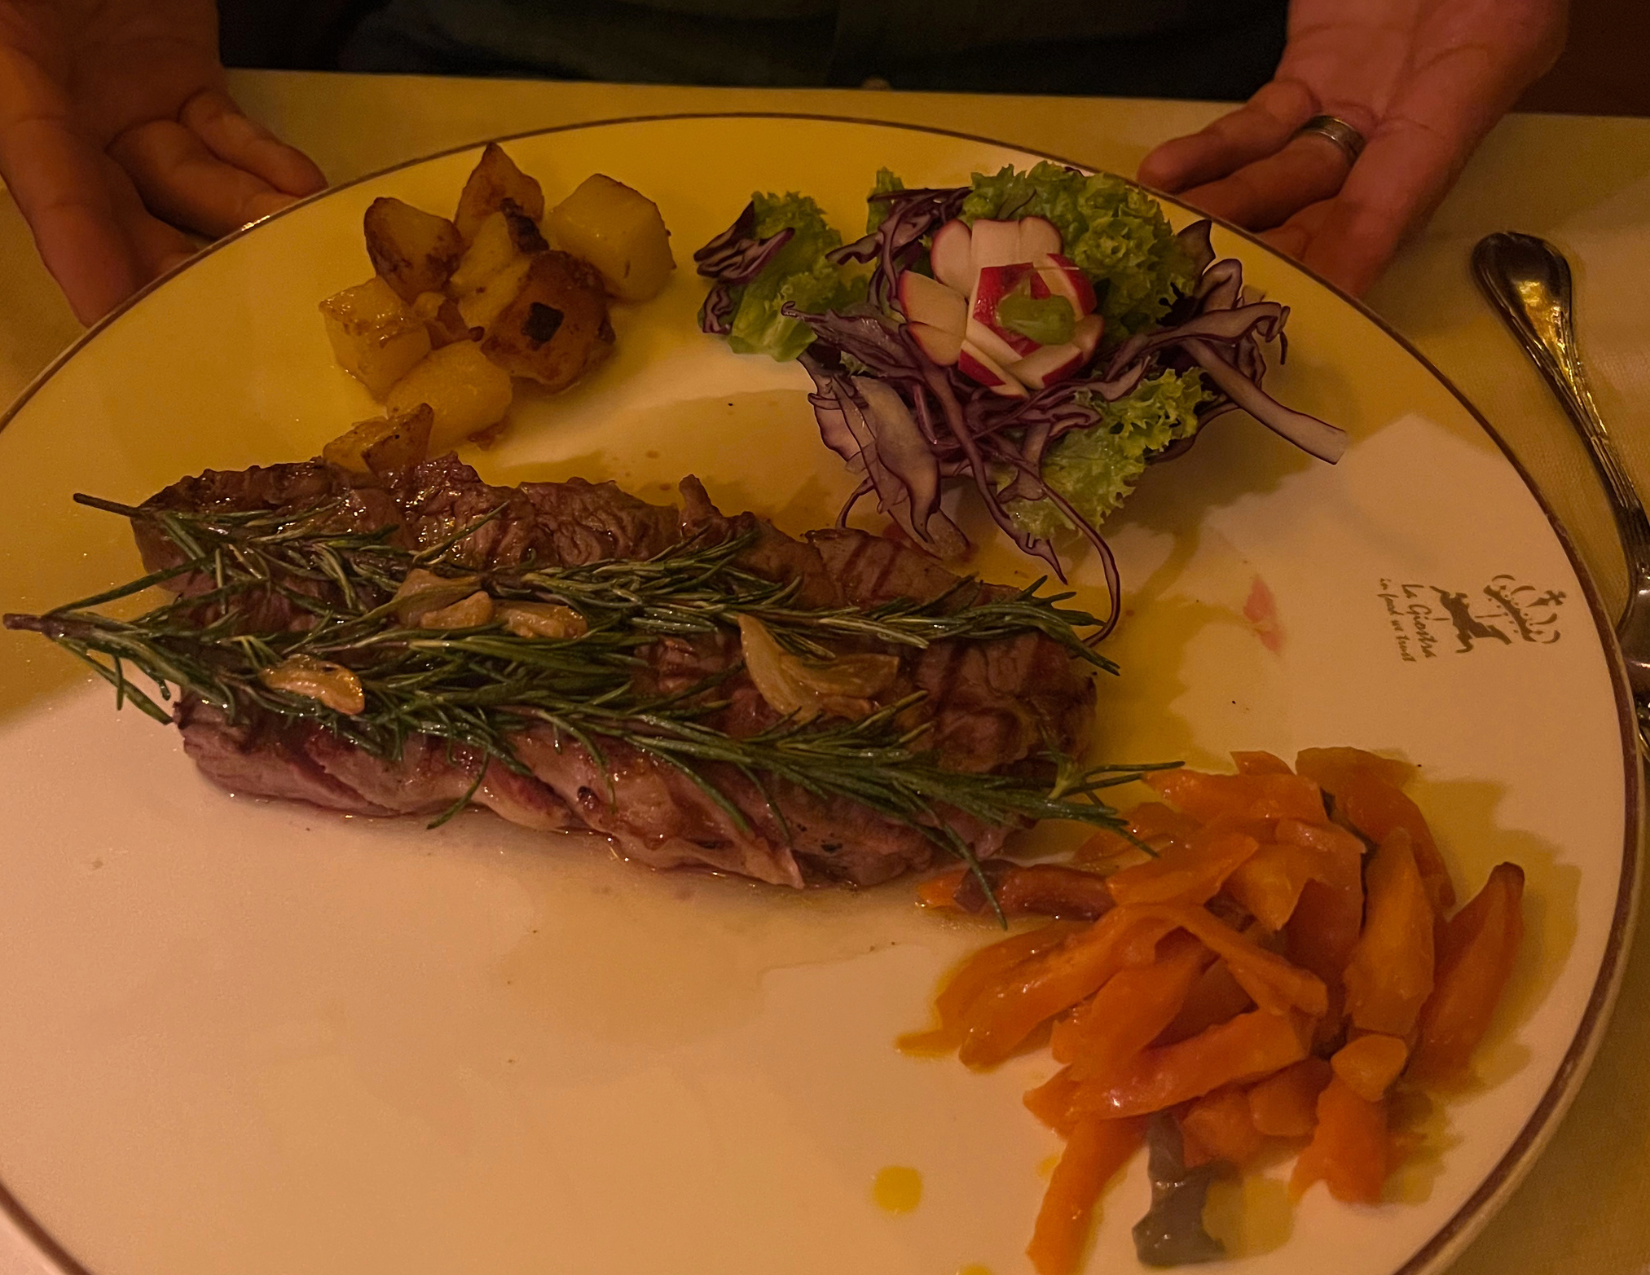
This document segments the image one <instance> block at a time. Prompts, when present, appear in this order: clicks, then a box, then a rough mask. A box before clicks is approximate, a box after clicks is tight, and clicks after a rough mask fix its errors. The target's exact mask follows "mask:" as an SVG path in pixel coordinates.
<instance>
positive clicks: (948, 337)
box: [906, 323, 963, 367]
mask: <svg viewBox="0 0 1650 1275" xmlns="http://www.w3.org/2000/svg"><path fill="white" fill-rule="evenodd" d="M906 331H908V332H909V333H910V334H911V339H912V340H913V341H915V342H916V343H917V346H918V348H920V349H921V350H922V352H923V353H924V354H926V355H927V356H928V357H929V358H930V359H931V360H932V361H933V362H935V363H937V364H939V366H940V367H950V366H951V365H952V364H953V363H955V362H956V361H957V358H958V356H959V355H961V353H962V346H963V337H962V333H961V332H947V331H945V330H944V329H942V328H936V327H932V326H930V325H929V324H926V323H908V324H906Z"/></svg>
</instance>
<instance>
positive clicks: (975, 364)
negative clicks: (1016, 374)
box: [957, 341, 1026, 398]
mask: <svg viewBox="0 0 1650 1275" xmlns="http://www.w3.org/2000/svg"><path fill="white" fill-rule="evenodd" d="M957 367H958V368H959V369H961V371H962V374H963V375H964V376H966V377H969V378H970V379H972V380H975V381H978V382H979V383H980V384H981V385H984V386H986V387H987V388H988V389H990V390H992V391H993V392H994V393H997V394H1001V395H1002V396H1003V397H1004V398H1025V397H1026V387H1025V386H1023V385H1021V384H1020V383H1019V382H1018V381H1016V380H1015V379H1014V378H1013V377H1012V376H1010V375H1009V374H1008V373H1007V372H1005V371H1003V369H1002V365H1001V364H999V363H998V362H997V361H996V360H995V359H993V358H992V357H991V356H990V355H989V354H987V353H986V352H985V351H984V350H982V349H980V347H979V346H977V345H975V344H974V343H973V342H972V341H964V342H963V343H962V352H961V355H960V357H959V358H958V359H957Z"/></svg>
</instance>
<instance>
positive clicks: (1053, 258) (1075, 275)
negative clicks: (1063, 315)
mask: <svg viewBox="0 0 1650 1275" xmlns="http://www.w3.org/2000/svg"><path fill="white" fill-rule="evenodd" d="M1031 261H1032V264H1033V265H1035V266H1036V267H1037V278H1038V280H1039V281H1041V282H1042V283H1043V284H1044V285H1045V286H1046V287H1047V288H1048V290H1049V292H1050V293H1051V294H1052V295H1054V296H1057V297H1064V298H1065V299H1066V300H1067V301H1069V302H1071V308H1072V309H1073V310H1075V311H1077V314H1078V316H1079V317H1081V316H1083V315H1085V314H1093V313H1094V305H1095V300H1094V285H1093V284H1092V283H1090V282H1089V277H1088V276H1087V275H1086V274H1084V273H1083V272H1082V270H1080V269H1079V268H1078V267H1077V266H1074V265H1072V263H1071V262H1069V261H1067V260H1066V259H1065V258H1064V257H1062V256H1061V255H1060V254H1059V253H1057V252H1047V253H1043V254H1041V255H1039V256H1035V257H1032V258H1031ZM1032 295H1033V296H1035V295H1036V292H1035V290H1033V292H1032Z"/></svg>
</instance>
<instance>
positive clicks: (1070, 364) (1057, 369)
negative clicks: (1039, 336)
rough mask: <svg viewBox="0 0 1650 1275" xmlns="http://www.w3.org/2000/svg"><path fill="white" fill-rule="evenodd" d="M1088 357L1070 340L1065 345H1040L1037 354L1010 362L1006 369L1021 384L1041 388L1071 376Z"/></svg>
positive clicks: (1036, 388)
mask: <svg viewBox="0 0 1650 1275" xmlns="http://www.w3.org/2000/svg"><path fill="white" fill-rule="evenodd" d="M1086 357H1087V356H1086V355H1085V354H1084V353H1083V351H1082V350H1081V349H1080V348H1078V346H1077V345H1075V344H1074V343H1072V342H1070V341H1068V342H1066V343H1065V344H1064V345H1044V346H1040V347H1039V348H1038V349H1037V352H1036V353H1035V354H1028V355H1026V356H1025V358H1023V359H1021V360H1019V362H1017V363H1010V364H1009V365H1008V367H1007V368H1006V369H1005V370H1006V371H1007V372H1008V374H1009V375H1010V376H1012V377H1013V378H1014V379H1015V380H1016V381H1019V382H1020V383H1021V384H1023V385H1027V386H1030V387H1031V388H1032V389H1034V390H1041V389H1047V388H1048V387H1049V386H1050V385H1053V384H1055V383H1056V382H1058V381H1063V380H1065V379H1066V378H1067V377H1069V376H1071V375H1072V373H1074V372H1076V371H1077V369H1078V368H1080V367H1082V366H1083V360H1084V359H1085V358H1086Z"/></svg>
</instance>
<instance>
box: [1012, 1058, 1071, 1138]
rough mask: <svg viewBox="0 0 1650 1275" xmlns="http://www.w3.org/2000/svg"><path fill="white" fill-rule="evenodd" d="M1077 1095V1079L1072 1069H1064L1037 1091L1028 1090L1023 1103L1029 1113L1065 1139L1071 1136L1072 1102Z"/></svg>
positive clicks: (1036, 1089) (1037, 1088) (1041, 1085)
mask: <svg viewBox="0 0 1650 1275" xmlns="http://www.w3.org/2000/svg"><path fill="white" fill-rule="evenodd" d="M1076 1094H1077V1079H1076V1077H1074V1076H1073V1075H1072V1074H1071V1068H1070V1067H1062V1068H1060V1070H1059V1071H1057V1072H1055V1073H1054V1074H1053V1075H1052V1076H1050V1077H1049V1078H1048V1079H1047V1080H1045V1081H1044V1082H1043V1083H1042V1084H1040V1085H1038V1086H1037V1087H1036V1088H1035V1089H1027V1090H1026V1092H1025V1097H1024V1098H1023V1099H1022V1101H1023V1102H1024V1103H1025V1105H1026V1110H1027V1111H1029V1112H1031V1114H1032V1115H1034V1116H1036V1117H1037V1119H1038V1120H1040V1121H1041V1122H1042V1123H1043V1124H1045V1125H1047V1126H1048V1127H1049V1128H1050V1129H1053V1130H1054V1132H1055V1133H1057V1134H1059V1135H1060V1136H1061V1137H1062V1138H1065V1137H1069V1136H1070V1135H1071V1130H1072V1126H1073V1124H1074V1121H1073V1120H1072V1115H1071V1100H1072V1098H1074V1097H1075V1096H1076Z"/></svg>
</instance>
